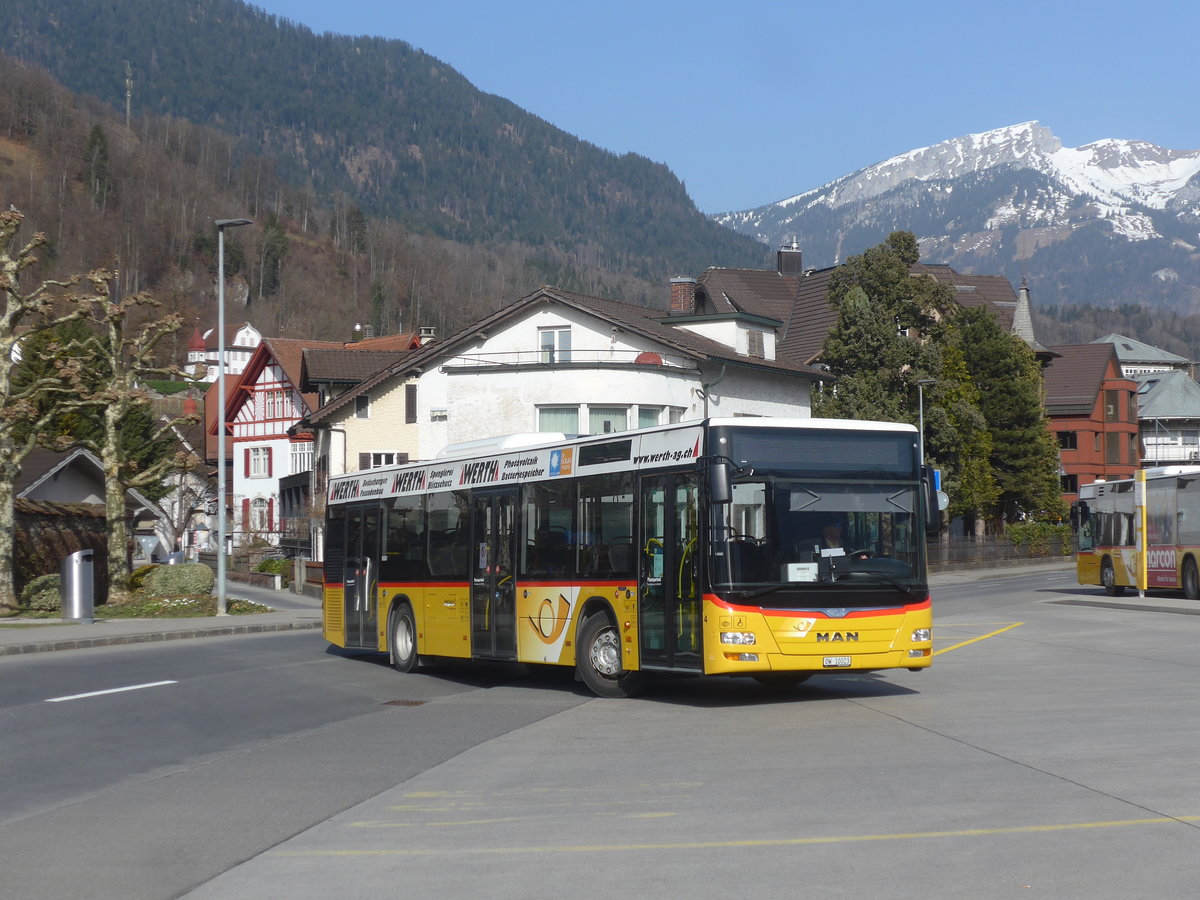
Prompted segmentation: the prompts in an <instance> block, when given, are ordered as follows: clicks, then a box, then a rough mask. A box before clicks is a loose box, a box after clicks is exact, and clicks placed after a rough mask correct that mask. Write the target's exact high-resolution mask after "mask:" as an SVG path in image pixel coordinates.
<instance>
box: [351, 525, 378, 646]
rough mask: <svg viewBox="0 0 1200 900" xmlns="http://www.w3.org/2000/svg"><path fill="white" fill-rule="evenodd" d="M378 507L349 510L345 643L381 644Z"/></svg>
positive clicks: (353, 644)
mask: <svg viewBox="0 0 1200 900" xmlns="http://www.w3.org/2000/svg"><path fill="white" fill-rule="evenodd" d="M379 526H380V511H379V507H378V506H369V507H358V508H357V509H356V508H353V507H351V508H349V509H347V510H346V598H345V600H346V646H347V647H369V648H371V649H376V648H377V647H378V645H379V637H378V634H377V621H376V619H377V616H378V613H377V609H378V604H377V603H376V602H375V595H376V593H377V591H378V589H379V536H380V527H379Z"/></svg>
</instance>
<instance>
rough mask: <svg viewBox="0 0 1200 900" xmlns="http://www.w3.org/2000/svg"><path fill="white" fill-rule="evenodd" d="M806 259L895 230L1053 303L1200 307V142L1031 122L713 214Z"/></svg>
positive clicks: (815, 262)
mask: <svg viewBox="0 0 1200 900" xmlns="http://www.w3.org/2000/svg"><path fill="white" fill-rule="evenodd" d="M714 218H715V219H716V220H717V221H719V222H721V223H723V224H724V225H726V226H728V227H730V228H733V229H734V230H736V231H740V232H742V233H744V234H750V235H753V236H754V237H757V238H758V239H759V240H761V241H764V242H766V243H767V244H770V245H773V246H781V245H782V244H783V243H784V242H786V241H790V240H791V239H792V238H793V237H795V238H797V239H798V240H799V242H800V246H801V249H802V250H803V252H804V254H805V263H806V264H807V265H810V266H813V267H822V266H828V265H834V264H835V263H837V262H840V261H842V260H844V259H845V258H846V257H847V256H849V255H852V254H855V253H859V252H861V251H862V250H864V249H866V248H867V247H869V246H871V245H873V244H876V243H878V242H879V241H880V240H882V239H883V238H884V237H885V236H886V235H887V234H888V232H890V231H893V230H895V229H898V228H900V229H907V230H910V231H913V232H914V233H915V234H916V235H917V237H918V238H919V239H920V242H921V256H922V258H923V259H924V260H926V261H929V262H948V263H950V264H951V265H953V266H954V267H955V268H956V269H958V270H959V271H963V272H979V273H985V274H1005V275H1008V276H1009V278H1010V279H1012V280H1014V281H1020V280H1021V279H1023V278H1028V281H1029V283H1030V285H1031V287H1033V288H1034V290H1035V291H1037V292H1038V293H1039V295H1040V299H1041V301H1042V302H1045V303H1055V304H1070V303H1083V302H1090V303H1094V304H1100V305H1111V304H1117V303H1128V302H1138V303H1140V302H1146V301H1151V302H1153V303H1154V304H1155V305H1169V306H1171V307H1173V308H1176V309H1191V308H1198V309H1200V251H1198V250H1197V247H1198V246H1200V150H1197V151H1181V150H1168V149H1165V148H1162V147H1158V146H1155V145H1154V144H1150V143H1147V142H1145V141H1132V140H1101V141H1096V142H1095V143H1091V144H1086V145H1084V146H1082V147H1074V148H1072V147H1064V146H1063V145H1062V141H1060V140H1059V139H1058V138H1057V137H1055V136H1054V134H1053V133H1052V132H1051V131H1050V129H1048V128H1046V127H1044V126H1042V125H1040V124H1038V123H1037V122H1026V123H1024V124H1021V125H1014V126H1012V127H1009V128H1001V129H997V130H995V131H988V132H984V133H982V134H972V135H967V136H965V137H961V138H955V139H954V140H950V141H945V142H943V143H940V144H935V145H933V146H932V147H924V148H922V149H919V150H912V151H910V152H908V153H904V154H901V155H900V156H896V157H893V158H892V159H889V160H886V161H884V162H881V163H878V164H877V165H873V166H869V167H867V168H865V169H862V170H860V171H858V172H854V173H852V174H850V175H846V176H844V177H842V178H839V179H837V180H836V181H833V182H831V183H829V184H826V185H824V186H823V187H820V188H817V189H815V190H811V191H807V192H805V193H803V194H797V195H796V196H794V197H789V198H788V199H786V200H781V201H779V202H778V203H773V204H770V205H768V206H764V207H760V208H758V209H753V210H746V211H743V212H734V213H725V214H722V215H718V216H715V217H714Z"/></svg>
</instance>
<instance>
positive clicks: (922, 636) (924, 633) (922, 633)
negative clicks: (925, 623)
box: [912, 628, 933, 644]
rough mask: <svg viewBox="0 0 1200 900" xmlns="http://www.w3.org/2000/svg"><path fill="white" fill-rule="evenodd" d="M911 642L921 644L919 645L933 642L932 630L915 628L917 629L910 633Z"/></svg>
mask: <svg viewBox="0 0 1200 900" xmlns="http://www.w3.org/2000/svg"><path fill="white" fill-rule="evenodd" d="M912 640H913V643H914V644H921V643H924V642H925V641H932V640H933V629H932V628H917V629H915V630H914V631H913V633H912Z"/></svg>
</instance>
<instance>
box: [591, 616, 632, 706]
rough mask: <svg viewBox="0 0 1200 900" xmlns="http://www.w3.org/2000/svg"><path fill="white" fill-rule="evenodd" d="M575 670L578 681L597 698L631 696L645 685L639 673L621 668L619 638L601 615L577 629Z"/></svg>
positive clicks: (612, 626) (612, 625) (614, 628)
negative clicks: (577, 673) (577, 674)
mask: <svg viewBox="0 0 1200 900" xmlns="http://www.w3.org/2000/svg"><path fill="white" fill-rule="evenodd" d="M575 667H576V669H577V670H578V671H579V678H580V680H581V681H582V682H583V683H584V684H586V685H587V686H588V689H589V690H591V692H592V693H593V694H596V695H597V696H599V697H611V698H620V697H632V696H633V695H634V694H636V693H637V692H638V691H639V690H641V689H642V687H643V686H644V685H645V680H646V678H645V675H644V674H643V673H642V672H627V671H625V669H623V668H622V667H621V636H620V635H619V634H618V633H617V626H616V625H614V624H612V622H610V621H608V619H607V617H605V616H603V615H596V616H592V617H591V618H590V619H588V620H587V621H586V622H584V623H583V627H582V628H581V629H579V646H578V649H577V653H576V659H575Z"/></svg>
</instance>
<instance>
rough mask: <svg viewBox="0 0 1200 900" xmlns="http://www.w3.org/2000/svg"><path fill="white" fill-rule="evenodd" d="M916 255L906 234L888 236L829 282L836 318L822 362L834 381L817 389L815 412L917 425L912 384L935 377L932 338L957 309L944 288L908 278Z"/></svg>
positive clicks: (937, 363)
mask: <svg viewBox="0 0 1200 900" xmlns="http://www.w3.org/2000/svg"><path fill="white" fill-rule="evenodd" d="M918 256H919V253H918V250H917V239H916V237H915V236H914V235H913V234H912V233H911V232H906V231H897V232H893V233H892V234H891V235H889V236H888V238H887V240H886V241H884V242H883V243H882V244H879V245H877V246H875V247H872V248H870V249H869V250H867V251H866V252H865V253H863V254H862V255H861V256H854V257H851V258H850V259H849V260H847V261H846V265H844V266H843V267H842V268H841V269H839V270H838V271H837V272H836V273H834V275H833V277H832V278H831V279H830V284H829V295H828V299H829V303H830V305H831V306H832V307H833V308H834V309H835V310H837V312H838V319H837V323H836V324H835V325H834V327H833V329H832V330H831V331H830V333H829V335H828V337H826V339H825V343H824V346H823V347H822V350H821V362H822V363H823V364H824V365H825V366H826V368H827V369H828V370H829V372H830V373H831V374H833V375H835V376H836V377H837V382H836V383H835V384H834V385H833V387H832V388H828V387H826V388H823V389H822V390H821V392H820V394H819V395H818V397H817V398H816V399H815V401H814V404H813V413H814V414H815V415H821V416H830V417H833V418H843V419H851V418H853V419H881V420H884V421H909V422H913V423H914V424H915V422H916V418H917V416H916V390H915V388H914V387H913V385H915V384H916V382H917V380H918V379H921V378H933V377H936V376H937V373H938V371H939V370H940V368H941V358H940V350H939V347H938V344H937V338H938V337H939V336H940V335H941V334H942V332H943V330H944V325H943V322H944V320H945V319H946V318H947V317H949V316H952V315H953V314H954V312H955V310H956V309H957V307H956V304H955V303H954V296H953V293H952V292H951V290H950V288H949V287H947V286H946V285H943V284H941V283H940V282H938V281H936V280H934V279H932V278H914V277H912V275H911V274H910V270H911V267H912V266H913V265H914V264H915V263H916V262H917V259H918Z"/></svg>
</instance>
